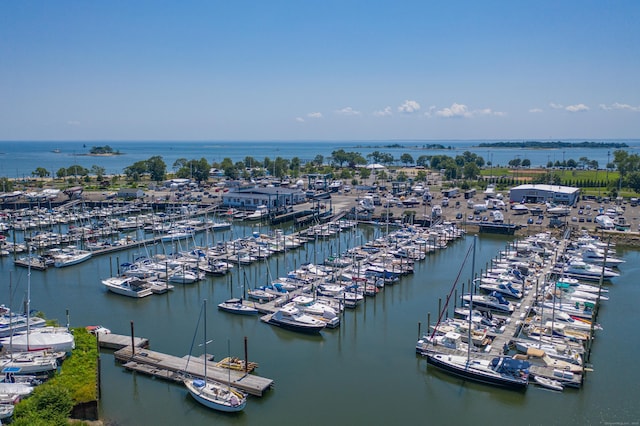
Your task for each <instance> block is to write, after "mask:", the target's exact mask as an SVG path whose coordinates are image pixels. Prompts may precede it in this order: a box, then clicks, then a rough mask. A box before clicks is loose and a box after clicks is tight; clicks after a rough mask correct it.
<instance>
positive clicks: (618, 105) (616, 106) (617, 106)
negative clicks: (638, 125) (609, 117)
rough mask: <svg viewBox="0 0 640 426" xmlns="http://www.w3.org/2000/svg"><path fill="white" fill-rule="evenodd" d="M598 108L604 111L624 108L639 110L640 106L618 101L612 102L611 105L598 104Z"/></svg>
mask: <svg viewBox="0 0 640 426" xmlns="http://www.w3.org/2000/svg"><path fill="white" fill-rule="evenodd" d="M600 108H601V109H603V110H605V111H611V110H626V111H633V112H640V106H633V105H629V104H621V103H618V102H614V103H612V104H611V105H605V104H600Z"/></svg>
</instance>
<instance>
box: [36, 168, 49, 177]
mask: <svg viewBox="0 0 640 426" xmlns="http://www.w3.org/2000/svg"><path fill="white" fill-rule="evenodd" d="M50 175H51V173H49V170H47V169H45V168H44V167H38V168H37V169H35V170H34V171H32V172H31V176H34V177H39V178H46V177H48V176H50Z"/></svg>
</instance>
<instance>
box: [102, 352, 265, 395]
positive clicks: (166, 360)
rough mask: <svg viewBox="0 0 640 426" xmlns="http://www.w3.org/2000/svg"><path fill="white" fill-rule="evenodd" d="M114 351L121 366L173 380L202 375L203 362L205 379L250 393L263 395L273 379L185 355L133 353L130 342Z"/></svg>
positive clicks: (202, 376)
mask: <svg viewBox="0 0 640 426" xmlns="http://www.w3.org/2000/svg"><path fill="white" fill-rule="evenodd" d="M113 355H114V357H115V358H116V360H118V361H120V362H122V363H123V367H124V368H126V369H127V370H130V371H136V372H138V373H143V374H148V375H151V376H154V377H157V378H161V379H165V380H172V381H175V382H182V380H183V379H184V378H185V377H189V376H190V377H198V378H204V367H205V363H206V366H207V378H208V379H211V380H215V381H217V382H220V383H224V384H229V385H231V386H233V387H235V388H237V389H240V390H242V391H244V392H247V393H248V394H250V395H254V396H262V395H263V394H264V392H265V391H266V390H268V389H270V388H271V387H272V386H273V380H272V379H268V378H265V377H260V376H257V375H255V374H248V373H245V372H244V371H238V370H234V369H228V368H223V367H219V366H218V363H216V362H213V361H206V360H204V359H203V358H198V357H190V356H188V355H187V356H184V357H182V358H180V357H177V356H173V355H168V354H164V353H161V352H155V351H151V350H149V349H139V350H135V351H134V353H132V351H131V346H126V347H124V348H122V349H120V350H118V351H116V352H114V354H113Z"/></svg>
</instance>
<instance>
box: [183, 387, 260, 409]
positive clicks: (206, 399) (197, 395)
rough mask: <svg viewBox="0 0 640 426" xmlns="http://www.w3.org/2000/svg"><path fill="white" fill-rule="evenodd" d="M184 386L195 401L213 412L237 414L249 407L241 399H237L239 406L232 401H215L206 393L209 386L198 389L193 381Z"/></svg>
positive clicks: (244, 399)
mask: <svg viewBox="0 0 640 426" xmlns="http://www.w3.org/2000/svg"><path fill="white" fill-rule="evenodd" d="M184 385H185V386H186V388H187V390H188V391H189V393H190V394H191V396H192V397H193V399H195V400H196V401H198V402H199V403H200V404H202V405H204V406H205V407H207V408H211V409H212V410H217V411H224V412H227V413H235V412H238V411H242V410H244V407H245V406H246V405H247V399H246V398H243V399H240V398H237V397H236V399H237V401H238V403H237V404H234V403H231V402H230V401H227V400H223V399H215V398H214V397H212V395H211V394H209V393H208V392H205V390H206V389H205V388H208V387H209V386H211V385H207V386H205V387H198V386H196V385H194V380H191V379H189V380H185V381H184Z"/></svg>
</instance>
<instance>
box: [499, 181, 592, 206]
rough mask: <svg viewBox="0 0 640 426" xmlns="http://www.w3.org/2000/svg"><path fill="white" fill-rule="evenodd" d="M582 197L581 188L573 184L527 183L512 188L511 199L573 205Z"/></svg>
mask: <svg viewBox="0 0 640 426" xmlns="http://www.w3.org/2000/svg"><path fill="white" fill-rule="evenodd" d="M579 198H580V188H574V187H572V186H560V185H546V184H525V185H520V186H516V187H514V188H511V190H510V191H509V200H511V202H514V203H520V202H525V203H544V202H551V203H560V204H567V205H573V204H575V203H576V202H577V201H578V199H579Z"/></svg>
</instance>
